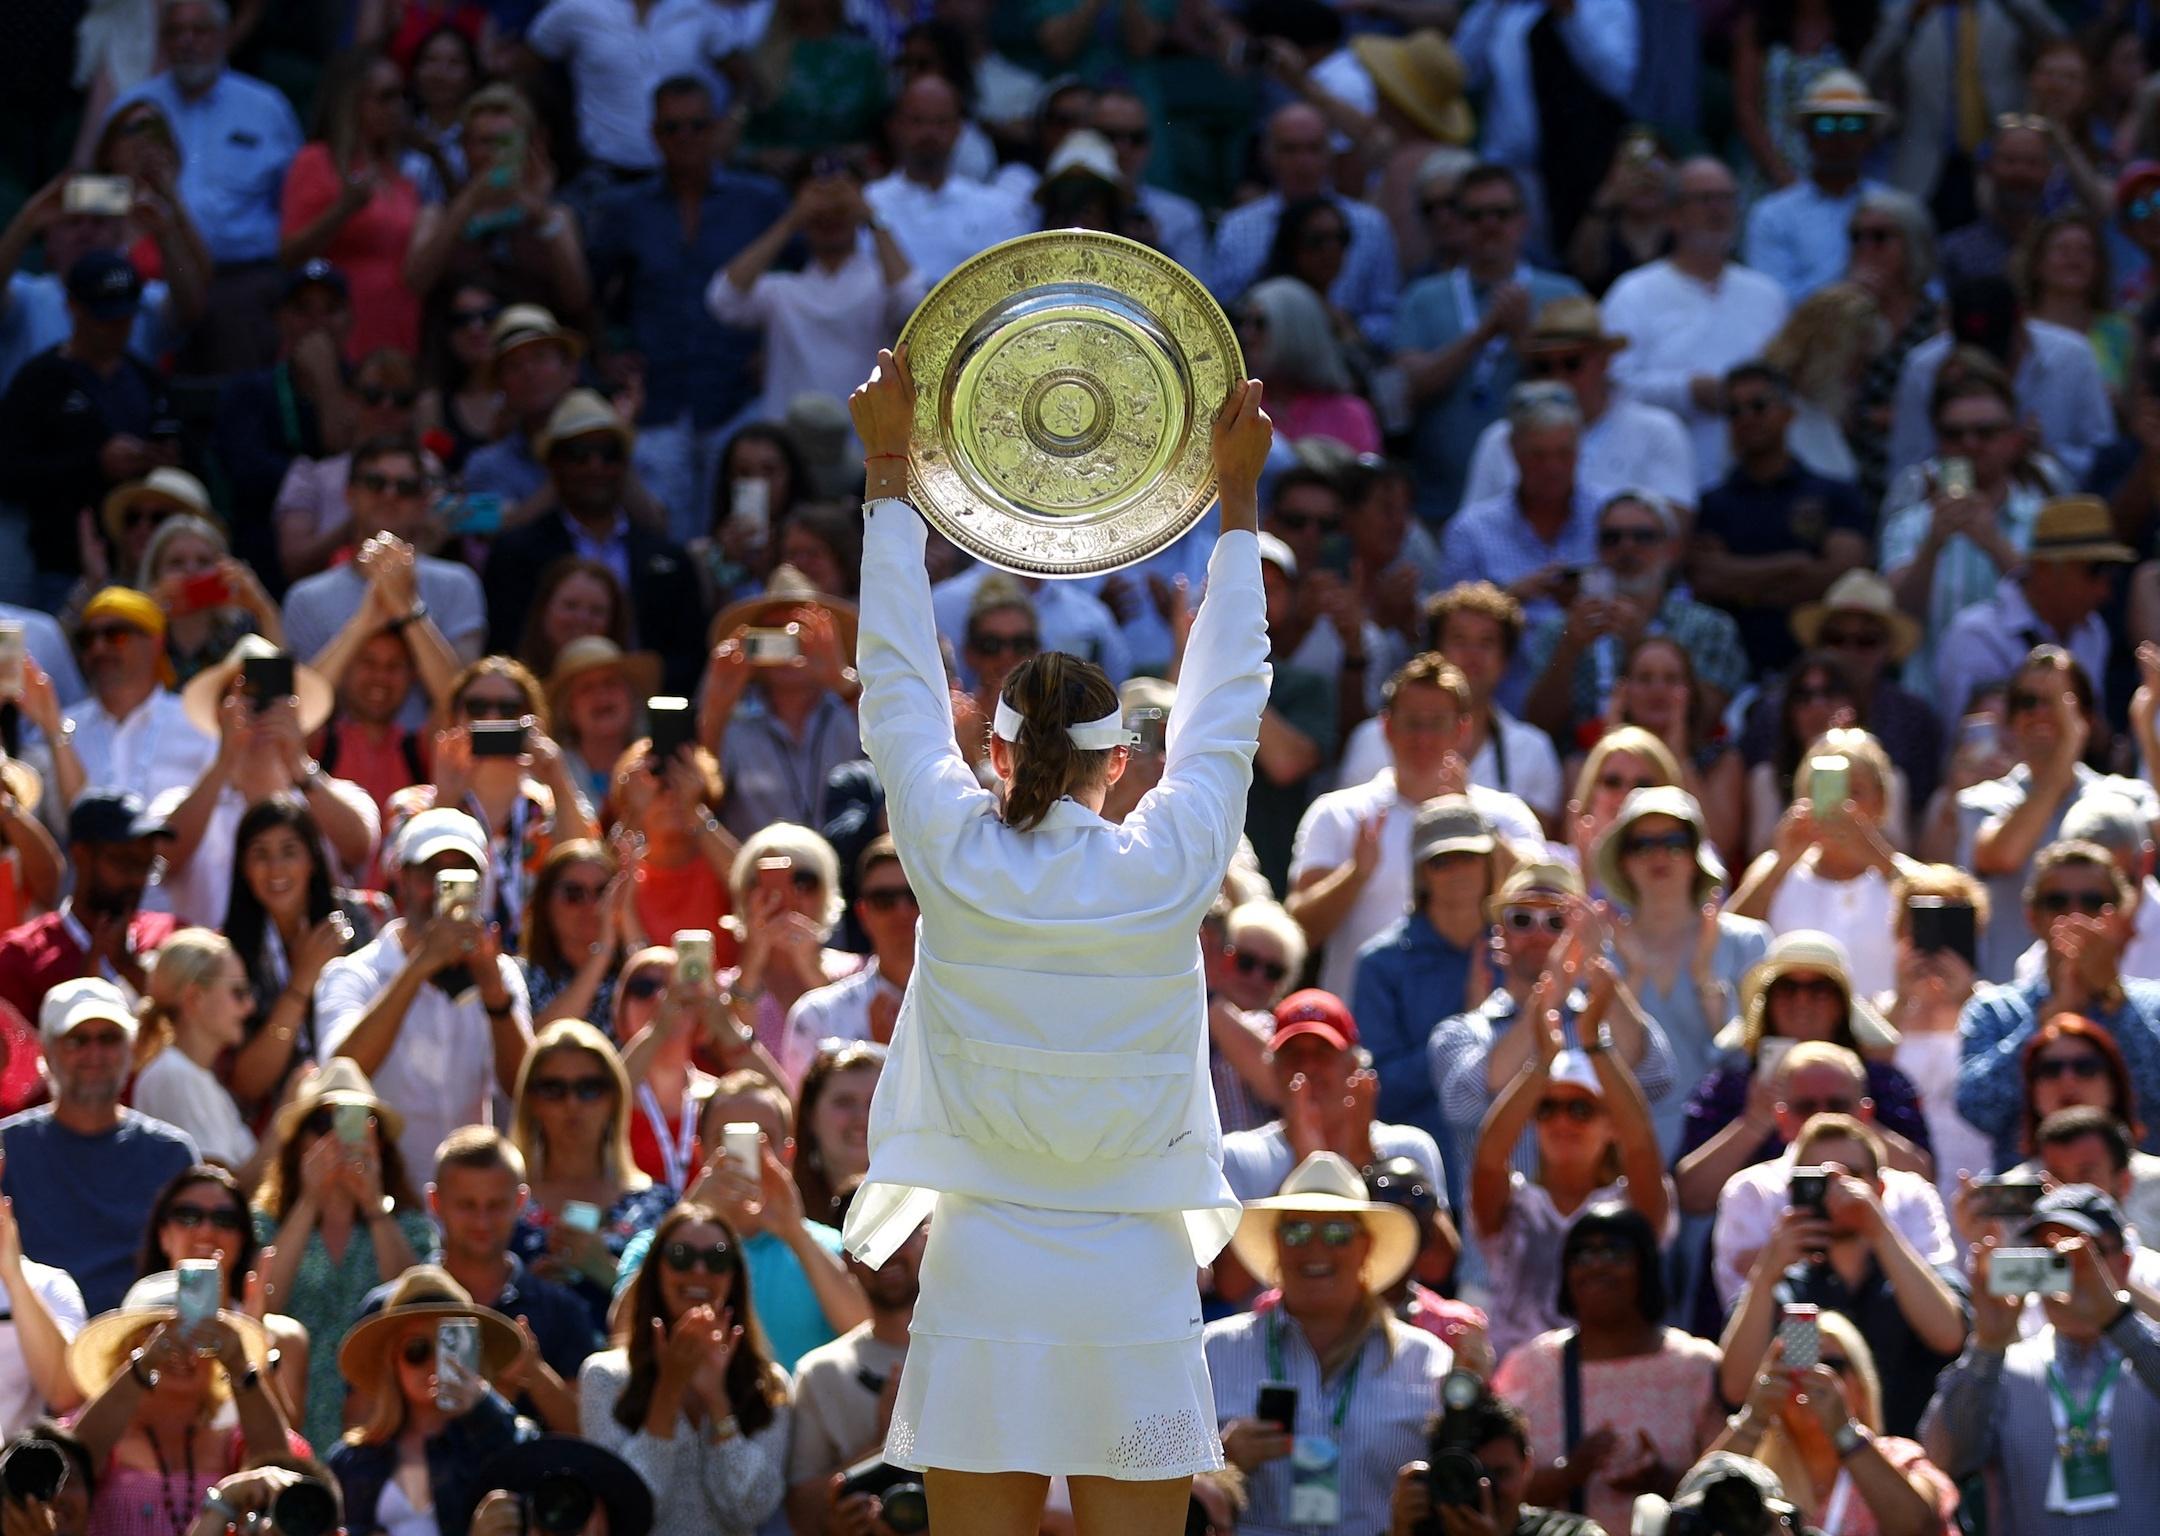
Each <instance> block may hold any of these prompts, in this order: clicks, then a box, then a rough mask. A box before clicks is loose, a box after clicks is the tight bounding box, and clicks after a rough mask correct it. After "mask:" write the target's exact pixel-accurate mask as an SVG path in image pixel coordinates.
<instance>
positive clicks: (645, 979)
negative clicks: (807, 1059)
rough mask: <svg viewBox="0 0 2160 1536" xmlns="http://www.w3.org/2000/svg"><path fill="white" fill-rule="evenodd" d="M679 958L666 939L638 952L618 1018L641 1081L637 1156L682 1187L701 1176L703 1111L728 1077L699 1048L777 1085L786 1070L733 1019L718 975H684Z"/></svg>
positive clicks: (735, 1070) (627, 1058)
mask: <svg viewBox="0 0 2160 1536" xmlns="http://www.w3.org/2000/svg"><path fill="white" fill-rule="evenodd" d="M679 964H680V956H678V955H677V954H676V952H675V951H674V950H673V949H672V948H669V947H668V946H666V945H652V946H649V947H647V948H645V949H641V950H638V951H637V952H636V953H634V954H633V955H631V956H630V958H629V959H627V960H625V961H624V962H623V967H622V976H621V981H620V984H619V985H618V986H617V987H616V989H615V1018H614V1025H615V1030H616V1033H617V1034H618V1035H619V1037H620V1038H621V1039H622V1040H623V1042H624V1044H623V1047H622V1056H623V1070H624V1071H625V1072H626V1073H627V1074H628V1075H629V1077H630V1081H631V1082H632V1083H634V1084H636V1091H635V1094H634V1098H635V1102H636V1104H637V1113H636V1114H635V1115H633V1116H632V1117H631V1121H630V1153H631V1156H632V1157H633V1158H634V1159H635V1160H636V1162H637V1165H638V1167H639V1168H641V1169H643V1170H644V1171H645V1174H646V1176H647V1177H648V1178H650V1179H652V1180H653V1181H654V1182H655V1183H656V1184H659V1185H661V1186H663V1187H665V1188H668V1189H678V1190H679V1189H682V1188H685V1187H687V1186H688V1185H690V1184H692V1183H694V1182H695V1181H696V1179H697V1176H698V1114H699V1111H700V1110H701V1109H702V1108H703V1107H705V1105H706V1102H707V1100H708V1099H709V1098H710V1097H711V1096H712V1095H713V1094H714V1093H715V1092H717V1091H718V1089H719V1084H720V1081H721V1080H720V1079H719V1078H716V1077H714V1076H713V1075H712V1074H711V1073H709V1072H706V1071H704V1070H703V1069H701V1068H700V1067H699V1066H698V1064H697V1053H699V1052H702V1053H704V1054H705V1055H706V1056H707V1059H709V1060H711V1061H713V1062H714V1064H716V1065H718V1066H719V1067H720V1068H721V1070H722V1071H723V1072H726V1073H729V1074H730V1075H740V1076H743V1077H746V1078H752V1079H754V1078H757V1077H763V1078H764V1079H766V1080H767V1081H768V1082H770V1083H772V1084H774V1085H776V1086H777V1085H778V1083H779V1082H780V1077H781V1073H780V1068H779V1065H778V1064H777V1063H776V1062H774V1061H773V1060H772V1058H771V1056H770V1055H769V1054H768V1053H767V1052H766V1051H765V1050H764V1048H763V1047H762V1046H758V1045H755V1044H751V1043H748V1042H746V1041H745V1039H744V1038H743V1033H742V1031H741V1030H740V1029H739V1028H737V1027H736V1026H735V1025H734V1024H732V1023H731V1022H728V1021H727V1017H726V1007H725V1005H724V1004H723V1003H722V1001H721V996H720V988H719V984H718V982H717V981H712V980H708V981H705V982H702V983H701V982H698V981H697V980H695V979H694V978H685V977H682V976H679V975H678V974H677V968H678V966H679Z"/></svg>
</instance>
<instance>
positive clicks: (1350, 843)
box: [1290, 768, 1545, 997]
mask: <svg viewBox="0 0 2160 1536" xmlns="http://www.w3.org/2000/svg"><path fill="white" fill-rule="evenodd" d="M1423 803H1424V802H1422V801H1418V800H1411V799H1409V798H1407V797H1406V796H1404V795H1403V794H1401V793H1400V792H1399V791H1398V790H1397V789H1396V788H1395V770H1394V769H1393V768H1386V769H1383V770H1381V771H1380V772H1379V773H1376V774H1374V775H1373V777H1372V778H1371V779H1370V780H1369V781H1368V782H1366V783H1364V784H1360V785H1358V786H1357V787H1356V788H1354V789H1334V790H1329V791H1328V792H1327V793H1326V794H1324V795H1322V796H1321V797H1320V798H1319V799H1317V800H1315V801H1314V802H1313V803H1312V804H1311V805H1309V806H1307V807H1306V808H1305V818H1304V820H1302V821H1300V822H1299V823H1298V829H1297V837H1296V839H1295V840H1294V841H1293V842H1292V843H1291V847H1290V885H1291V888H1292V889H1293V890H1294V889H1296V887H1297V883H1298V880H1299V878H1300V877H1301V876H1302V875H1303V874H1304V873H1305V872H1306V871H1307V870H1316V871H1320V872H1323V873H1324V872H1326V871H1327V870H1331V869H1334V868H1336V867H1337V866H1338V865H1341V864H1344V863H1347V862H1348V861H1349V858H1350V855H1351V853H1352V851H1353V850H1354V849H1355V848H1356V846H1357V834H1358V828H1359V827H1361V826H1362V825H1364V824H1365V823H1366V822H1367V821H1370V820H1371V819H1372V818H1373V817H1375V816H1385V817H1386V818H1387V824H1386V826H1385V827H1384V828H1383V829H1382V830H1381V833H1380V862H1379V863H1378V864H1377V865H1376V866H1374V868H1373V872H1372V876H1371V878H1370V879H1368V880H1367V881H1366V882H1365V885H1364V887H1363V889H1361V890H1360V891H1359V892H1358V894H1357V899H1356V900H1355V901H1353V902H1352V903H1351V904H1350V910H1349V911H1348V912H1346V913H1344V914H1343V920H1342V922H1341V923H1340V924H1339V925H1338V926H1337V927H1336V929H1335V931H1334V932H1333V933H1332V934H1330V935H1328V940H1327V947H1326V949H1325V951H1324V952H1323V953H1322V955H1321V959H1320V985H1321V986H1322V987H1324V988H1326V989H1327V990H1328V991H1330V992H1332V993H1334V994H1335V995H1336V996H1337V997H1348V996H1349V995H1350V992H1351V984H1352V983H1353V981H1355V979H1356V977H1357V954H1358V951H1359V950H1360V949H1362V948H1363V947H1364V946H1365V941H1366V940H1368V939H1370V938H1372V937H1373V936H1374V935H1375V934H1377V933H1379V932H1380V930H1381V929H1383V928H1385V927H1387V926H1388V925H1389V924H1390V923H1393V922H1394V921H1395V920H1396V919H1397V918H1399V917H1401V916H1402V915H1403V913H1405V912H1407V911H1409V910H1410V827H1411V824H1412V823H1413V822H1415V821H1416V820H1417V813H1418V808H1419V806H1421V805H1422V804H1423ZM1470 803H1471V804H1472V805H1474V806H1476V807H1477V809H1478V812H1479V814H1480V815H1482V816H1483V817H1484V818H1485V820H1486V821H1487V823H1489V824H1490V825H1491V827H1492V829H1493V831H1494V832H1496V833H1497V834H1499V835H1500V836H1501V837H1504V838H1506V839H1507V840H1508V841H1509V842H1511V843H1520V844H1523V845H1525V846H1526V847H1527V848H1530V849H1542V848H1543V847H1544V846H1545V833H1544V830H1543V829H1542V828H1541V827H1539V825H1538V819H1537V817H1536V816H1535V815H1533V814H1532V813H1531V810H1530V807H1529V806H1527V805H1525V804H1523V803H1522V801H1521V800H1520V799H1518V798H1517V797H1516V796H1514V795H1508V794H1502V793H1501V792H1500V791H1498V790H1495V789H1487V788H1485V786H1484V785H1482V784H1478V783H1472V784H1471V786H1470Z"/></svg>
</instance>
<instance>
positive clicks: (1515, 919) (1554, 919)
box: [1500, 907, 1567, 933]
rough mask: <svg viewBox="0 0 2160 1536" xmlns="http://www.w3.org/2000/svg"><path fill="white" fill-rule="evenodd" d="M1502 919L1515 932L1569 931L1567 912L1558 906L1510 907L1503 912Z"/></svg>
mask: <svg viewBox="0 0 2160 1536" xmlns="http://www.w3.org/2000/svg"><path fill="white" fill-rule="evenodd" d="M1500 921H1501V922H1503V923H1505V924H1506V925H1507V926H1508V928H1509V930H1510V931H1512V932H1515V933H1533V932H1538V931H1543V932H1545V933H1565V932H1566V931H1567V914H1566V913H1565V912H1563V911H1561V910H1560V909H1559V908H1558V907H1508V908H1506V909H1505V910H1504V911H1502V912H1501V914H1500Z"/></svg>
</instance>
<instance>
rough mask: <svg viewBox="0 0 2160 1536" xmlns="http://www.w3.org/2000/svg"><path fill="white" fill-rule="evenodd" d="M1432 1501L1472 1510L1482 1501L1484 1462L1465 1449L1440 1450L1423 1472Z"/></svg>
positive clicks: (1483, 1493)
mask: <svg viewBox="0 0 2160 1536" xmlns="http://www.w3.org/2000/svg"><path fill="white" fill-rule="evenodd" d="M1425 1481H1426V1485H1427V1486H1428V1487H1430V1488H1431V1489H1432V1501H1433V1503H1434V1504H1435V1505H1438V1506H1441V1507H1453V1508H1456V1509H1476V1508H1477V1507H1478V1506H1479V1505H1480V1504H1481V1503H1483V1502H1484V1497H1485V1491H1484V1487H1483V1484H1484V1482H1485V1464H1484V1463H1483V1462H1481V1461H1479V1460H1478V1459H1477V1458H1476V1457H1475V1456H1473V1455H1471V1454H1470V1453H1469V1452H1468V1451H1452V1450H1447V1451H1440V1452H1439V1453H1437V1454H1436V1455H1434V1457H1433V1459H1432V1470H1431V1471H1429V1472H1427V1473H1426V1474H1425Z"/></svg>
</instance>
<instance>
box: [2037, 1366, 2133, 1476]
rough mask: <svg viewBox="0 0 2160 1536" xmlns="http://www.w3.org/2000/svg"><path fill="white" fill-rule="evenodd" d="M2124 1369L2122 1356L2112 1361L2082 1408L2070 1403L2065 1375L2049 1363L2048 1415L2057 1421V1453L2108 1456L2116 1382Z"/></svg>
mask: <svg viewBox="0 0 2160 1536" xmlns="http://www.w3.org/2000/svg"><path fill="white" fill-rule="evenodd" d="M2122 1368H2123V1363H2122V1357H2121V1356H2119V1355H2118V1356H2117V1357H2116V1358H2115V1359H2113V1360H2110V1361H2109V1362H2108V1363H2107V1366H2106V1368H2105V1369H2104V1370H2102V1371H2101V1372H2100V1379H2099V1380H2098V1381H2097V1382H2095V1383H2093V1390H2092V1396H2091V1397H2088V1398H2087V1399H2086V1400H2085V1401H2084V1403H2083V1404H2082V1405H2081V1404H2077V1403H2073V1402H2072V1401H2071V1400H2070V1388H2069V1387H2068V1386H2067V1385H2065V1384H2064V1382H2063V1379H2062V1372H2061V1371H2060V1370H2059V1369H2057V1368H2056V1366H2055V1364H2054V1362H2052V1361H2050V1362H2049V1363H2048V1368H2047V1384H2048V1414H2049V1416H2050V1417H2051V1418H2053V1419H2054V1420H2055V1449H2056V1450H2057V1452H2059V1453H2060V1454H2061V1455H2063V1456H2066V1457H2067V1456H2083V1455H2087V1454H2090V1455H2096V1456H2104V1455H2106V1454H2107V1447H2108V1430H2107V1424H2106V1422H2105V1420H2106V1419H2107V1416H2108V1410H2109V1409H2110V1408H2111V1407H2113V1406H2114V1403H2115V1381H2116V1378H2117V1377H2119V1376H2121V1375H2122Z"/></svg>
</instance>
